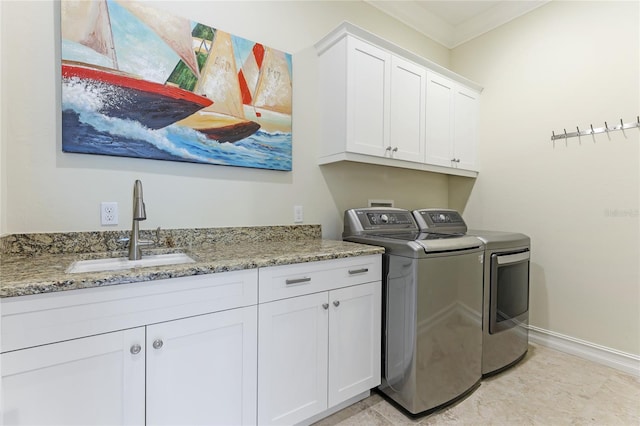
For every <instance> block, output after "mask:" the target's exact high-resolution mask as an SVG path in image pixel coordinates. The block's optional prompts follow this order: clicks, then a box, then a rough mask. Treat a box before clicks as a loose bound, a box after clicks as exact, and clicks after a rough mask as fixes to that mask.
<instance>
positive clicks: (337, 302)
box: [333, 300, 340, 308]
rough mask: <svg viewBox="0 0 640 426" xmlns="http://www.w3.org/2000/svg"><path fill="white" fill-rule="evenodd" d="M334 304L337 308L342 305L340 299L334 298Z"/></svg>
mask: <svg viewBox="0 0 640 426" xmlns="http://www.w3.org/2000/svg"><path fill="white" fill-rule="evenodd" d="M333 306H335V307H336V308H337V307H338V306H340V301H339V300H334V301H333Z"/></svg>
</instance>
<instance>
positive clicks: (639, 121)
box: [636, 115, 640, 127]
mask: <svg viewBox="0 0 640 426" xmlns="http://www.w3.org/2000/svg"><path fill="white" fill-rule="evenodd" d="M636 118H637V120H638V124H636V126H638V127H640V115H639V116H637V117H636Z"/></svg>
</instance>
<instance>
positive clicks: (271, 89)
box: [253, 47, 292, 114]
mask: <svg viewBox="0 0 640 426" xmlns="http://www.w3.org/2000/svg"><path fill="white" fill-rule="evenodd" d="M291 94H292V86H291V76H290V75H289V66H288V64H287V60H286V57H285V54H284V52H281V51H279V50H275V49H271V48H269V47H267V48H266V51H265V57H264V63H263V64H262V68H261V70H260V78H259V80H258V87H257V89H256V94H255V95H254V102H253V106H255V107H256V108H264V109H266V110H269V111H275V112H279V113H282V114H291V98H292V96H291Z"/></svg>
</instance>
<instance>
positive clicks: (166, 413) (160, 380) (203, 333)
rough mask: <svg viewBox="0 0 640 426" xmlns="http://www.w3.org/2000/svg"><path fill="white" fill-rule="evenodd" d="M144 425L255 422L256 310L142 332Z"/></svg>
mask: <svg viewBox="0 0 640 426" xmlns="http://www.w3.org/2000/svg"><path fill="white" fill-rule="evenodd" d="M146 341H147V344H146V346H147V424H148V425H250V424H255V419H256V401H255V398H256V396H255V395H256V379H255V378H256V351H257V315H256V307H255V306H252V307H247V308H240V309H232V310H229V311H224V312H217V313H214V314H209V315H201V316H197V317H193V318H185V319H182V320H178V321H170V322H166V323H161V324H155V325H151V326H148V327H147V339H146Z"/></svg>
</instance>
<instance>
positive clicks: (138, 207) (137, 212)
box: [129, 180, 151, 260]
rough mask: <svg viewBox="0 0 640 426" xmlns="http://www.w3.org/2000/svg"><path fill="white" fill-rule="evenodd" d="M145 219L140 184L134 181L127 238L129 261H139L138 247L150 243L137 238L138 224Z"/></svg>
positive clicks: (140, 253)
mask: <svg viewBox="0 0 640 426" xmlns="http://www.w3.org/2000/svg"><path fill="white" fill-rule="evenodd" d="M146 219H147V211H146V208H145V205H144V199H143V196H142V182H140V180H136V182H135V183H134V185H133V220H132V224H131V235H130V237H129V260H138V259H141V258H142V250H140V247H141V246H143V245H148V244H150V243H151V242H150V241H141V240H140V236H139V223H140V221H143V220H146Z"/></svg>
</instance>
